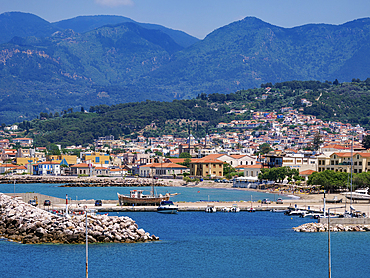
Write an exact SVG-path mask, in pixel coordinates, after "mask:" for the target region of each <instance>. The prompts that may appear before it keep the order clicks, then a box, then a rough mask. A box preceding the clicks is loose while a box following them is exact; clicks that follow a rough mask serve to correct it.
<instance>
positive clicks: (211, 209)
mask: <svg viewBox="0 0 370 278" xmlns="http://www.w3.org/2000/svg"><path fill="white" fill-rule="evenodd" d="M216 211H217V210H216V208H215V206H214V205H207V207H206V212H208V213H213V212H216Z"/></svg>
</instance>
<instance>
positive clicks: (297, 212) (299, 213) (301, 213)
mask: <svg viewBox="0 0 370 278" xmlns="http://www.w3.org/2000/svg"><path fill="white" fill-rule="evenodd" d="M306 213H307V211H306V210H292V211H291V212H289V214H288V215H291V216H301V217H303V216H304V215H305V214H306Z"/></svg>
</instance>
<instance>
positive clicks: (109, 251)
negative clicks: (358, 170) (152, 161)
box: [0, 212, 370, 278]
mask: <svg viewBox="0 0 370 278" xmlns="http://www.w3.org/2000/svg"><path fill="white" fill-rule="evenodd" d="M111 215H128V216H130V217H131V218H133V219H134V220H135V221H136V223H137V224H138V225H139V227H140V228H144V229H145V230H146V231H148V232H150V233H151V234H155V235H156V236H159V237H160V239H161V240H160V241H158V242H150V243H132V244H122V243H108V244H90V245H89V253H88V254H89V277H306V278H307V277H327V276H328V237H327V236H328V235H327V233H297V232H294V231H293V230H292V227H294V226H298V225H300V224H302V223H305V222H309V221H312V220H310V219H304V218H298V217H290V216H285V215H284V214H282V213H271V212H255V213H248V212H240V213H221V212H217V213H214V214H207V213H205V212H179V213H178V214H177V215H163V214H159V213H156V212H132V213H120V214H117V213H112V214H111ZM331 246H332V248H331V252H332V277H369V272H370V264H369V254H370V233H365V232H363V233H361V232H357V233H356V232H347V233H345V232H342V233H331ZM0 250H1V252H0V262H1V263H0V273H1V277H85V258H86V253H85V250H86V249H85V245H52V244H49V245H23V244H19V243H13V242H7V241H5V240H0Z"/></svg>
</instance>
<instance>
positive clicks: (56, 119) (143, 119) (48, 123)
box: [19, 79, 370, 152]
mask: <svg viewBox="0 0 370 278" xmlns="http://www.w3.org/2000/svg"><path fill="white" fill-rule="evenodd" d="M334 83H335V84H336V85H334V84H331V82H324V83H321V82H318V81H290V82H282V83H276V84H274V85H273V84H271V83H267V84H262V85H261V88H256V89H249V90H241V91H237V92H235V93H231V94H227V95H224V94H218V93H215V94H210V95H206V94H200V95H198V96H197V98H195V99H192V100H174V101H172V102H159V101H149V100H147V101H144V102H136V103H123V104H118V105H112V106H108V105H96V106H91V107H90V108H89V109H87V108H86V109H85V108H84V107H79V109H78V110H77V111H76V110H75V112H74V110H73V108H69V109H67V110H62V111H60V112H56V113H51V112H46V111H45V112H41V113H40V115H39V117H38V119H34V120H32V121H22V122H20V124H19V128H20V129H21V130H24V136H31V137H34V138H35V139H36V142H37V144H38V145H47V144H49V143H61V144H62V145H63V146H65V145H71V144H86V143H91V142H92V141H93V139H97V138H98V137H100V136H106V135H114V136H115V137H116V138H119V137H126V138H127V137H129V138H136V137H137V136H138V135H144V136H145V137H156V136H160V135H164V134H173V135H174V136H178V137H187V136H188V134H189V132H191V133H192V134H194V135H195V136H196V137H198V138H199V137H204V136H205V135H206V134H207V133H208V134H209V133H211V132H217V131H220V130H219V129H217V124H218V123H220V122H230V121H232V120H247V119H251V113H250V110H254V111H266V112H268V111H276V112H277V113H280V108H282V107H287V106H290V107H292V108H295V109H299V108H302V109H304V110H303V111H302V112H303V113H307V114H314V115H316V116H317V117H318V118H319V119H324V120H332V121H333V120H335V121H341V122H349V123H351V124H357V123H360V124H361V125H363V126H364V127H366V128H370V124H369V118H370V115H369V114H368V113H369V109H368V108H366V107H370V103H369V102H370V94H369V92H368V89H367V88H368V86H370V85H369V83H370V79H367V80H365V81H360V80H358V79H355V80H353V82H351V83H342V84H340V83H337V82H334ZM266 87H268V89H266ZM354 88H355V89H356V91H355V92H356V94H355V93H354ZM267 91H268V93H267V94H268V97H267V98H266V99H262V98H261V97H260V96H261V95H262V94H266V92H267ZM320 95H321V96H320ZM319 96H320V97H319ZM357 96H359V97H357ZM302 98H305V99H307V100H309V101H312V106H306V105H302V104H301V99H302ZM338 103H340V105H338ZM311 107H315V109H314V110H312V109H311ZM318 107H323V108H322V109H319V108H318ZM340 108H343V109H344V110H343V111H342V110H339V109H340ZM231 109H243V110H245V113H242V114H233V113H229V112H230V111H231ZM360 109H361V110H360ZM85 110H88V113H87V112H85ZM328 111H334V113H331V112H330V113H328ZM261 128H262V129H268V126H265V127H261ZM227 130H232V131H235V129H232V128H224V129H223V130H222V131H227ZM317 140H318V141H320V138H319V137H318V138H317ZM313 147H314V146H313ZM261 149H262V150H264V148H263V147H261ZM268 150H269V146H267V147H266V152H267V151H268Z"/></svg>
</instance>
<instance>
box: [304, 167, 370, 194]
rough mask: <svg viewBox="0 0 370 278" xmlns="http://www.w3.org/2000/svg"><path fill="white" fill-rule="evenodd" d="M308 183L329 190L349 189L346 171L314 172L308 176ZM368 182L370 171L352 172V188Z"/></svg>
mask: <svg viewBox="0 0 370 278" xmlns="http://www.w3.org/2000/svg"><path fill="white" fill-rule="evenodd" d="M307 184H308V185H320V186H321V188H322V189H324V190H327V191H329V192H333V191H338V190H339V189H350V188H349V187H350V180H349V177H348V173H345V172H335V171H332V170H325V171H323V172H315V173H313V174H312V175H310V176H309V177H308V181H307ZM369 184H370V173H369V172H362V173H359V174H353V178H352V186H353V190H356V189H357V188H364V187H367V186H369Z"/></svg>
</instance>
